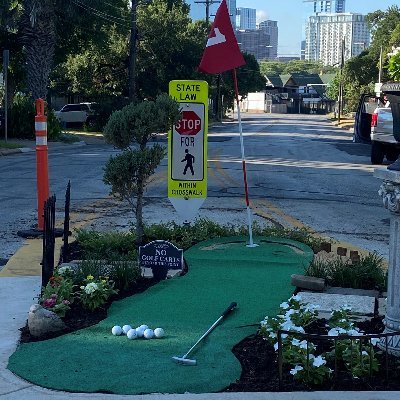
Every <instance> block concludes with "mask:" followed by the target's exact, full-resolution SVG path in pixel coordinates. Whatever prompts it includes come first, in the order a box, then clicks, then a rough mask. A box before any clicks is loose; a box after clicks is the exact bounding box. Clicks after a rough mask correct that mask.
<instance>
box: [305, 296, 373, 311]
mask: <svg viewBox="0 0 400 400" xmlns="http://www.w3.org/2000/svg"><path fill="white" fill-rule="evenodd" d="M299 295H300V297H301V302H302V303H311V304H316V305H319V306H320V308H319V309H318V311H319V313H331V312H332V310H337V309H339V308H340V307H342V306H344V305H347V306H349V307H350V308H351V311H350V314H353V315H369V316H372V315H374V309H375V297H371V296H356V295H342V294H329V293H310V292H300V293H299Z"/></svg>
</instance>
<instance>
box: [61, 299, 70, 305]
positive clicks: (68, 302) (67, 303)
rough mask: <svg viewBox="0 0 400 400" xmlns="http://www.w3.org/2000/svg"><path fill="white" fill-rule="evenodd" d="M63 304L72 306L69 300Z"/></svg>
mask: <svg viewBox="0 0 400 400" xmlns="http://www.w3.org/2000/svg"><path fill="white" fill-rule="evenodd" d="M63 304H65V305H67V306H68V305H70V304H71V302H70V301H68V300H63Z"/></svg>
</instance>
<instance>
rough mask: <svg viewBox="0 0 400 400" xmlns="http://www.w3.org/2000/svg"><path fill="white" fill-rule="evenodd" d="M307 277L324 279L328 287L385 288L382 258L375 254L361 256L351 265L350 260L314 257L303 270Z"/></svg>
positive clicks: (385, 280)
mask: <svg viewBox="0 0 400 400" xmlns="http://www.w3.org/2000/svg"><path fill="white" fill-rule="evenodd" d="M305 274H306V275H308V276H314V277H316V278H323V279H325V281H326V283H327V284H328V285H330V286H340V287H348V288H353V289H376V290H380V291H383V290H385V288H386V283H387V276H386V271H385V269H384V267H383V258H382V257H380V256H379V255H378V254H377V253H375V252H374V253H369V254H368V255H366V256H361V257H360V261H358V262H354V263H352V262H351V260H350V259H347V258H342V257H340V256H336V257H333V258H326V259H325V258H321V257H314V260H313V261H312V263H311V264H310V266H308V267H307V268H306V270H305Z"/></svg>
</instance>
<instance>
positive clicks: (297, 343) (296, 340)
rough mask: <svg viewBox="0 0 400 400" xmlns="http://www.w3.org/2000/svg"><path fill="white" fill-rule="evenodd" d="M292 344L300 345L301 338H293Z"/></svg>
mask: <svg viewBox="0 0 400 400" xmlns="http://www.w3.org/2000/svg"><path fill="white" fill-rule="evenodd" d="M292 345H293V346H300V340H299V339H293V340H292Z"/></svg>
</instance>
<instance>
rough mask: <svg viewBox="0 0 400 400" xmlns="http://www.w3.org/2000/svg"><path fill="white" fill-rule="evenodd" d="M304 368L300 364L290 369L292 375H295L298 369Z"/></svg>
mask: <svg viewBox="0 0 400 400" xmlns="http://www.w3.org/2000/svg"><path fill="white" fill-rule="evenodd" d="M303 369H304V368H303V367H302V366H301V365H296V366H295V367H294V368H293V369H291V370H290V373H291V374H292V375H296V374H297V373H298V372H299V371H302V370H303Z"/></svg>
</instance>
